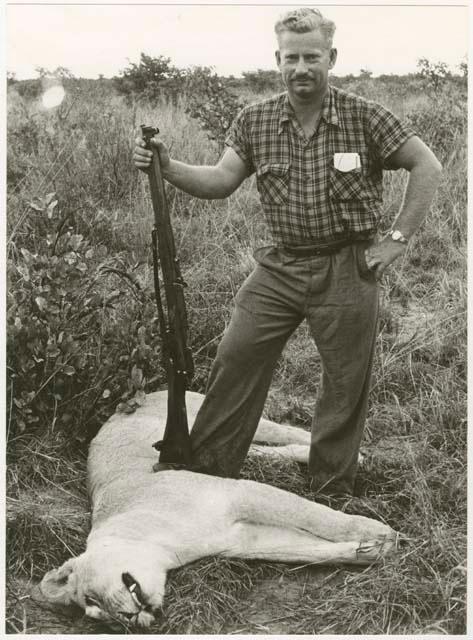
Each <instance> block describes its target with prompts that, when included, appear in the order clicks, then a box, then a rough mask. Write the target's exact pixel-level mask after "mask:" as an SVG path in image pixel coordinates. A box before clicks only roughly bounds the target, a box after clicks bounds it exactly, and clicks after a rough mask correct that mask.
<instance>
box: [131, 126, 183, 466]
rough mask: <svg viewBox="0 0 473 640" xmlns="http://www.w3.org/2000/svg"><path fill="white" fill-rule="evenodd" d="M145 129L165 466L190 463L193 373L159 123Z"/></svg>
mask: <svg viewBox="0 0 473 640" xmlns="http://www.w3.org/2000/svg"><path fill="white" fill-rule="evenodd" d="M141 131H142V134H143V139H144V141H145V143H146V148H147V149H150V150H151V151H152V152H153V160H152V163H151V166H150V168H149V169H148V171H147V173H148V178H149V186H150V191H151V199H152V202H153V210H154V227H153V230H152V232H151V246H152V251H153V273H154V292H155V297H156V305H157V308H158V320H159V327H160V333H161V342H162V353H163V356H164V360H165V369H166V377H167V381H168V405H167V419H166V428H165V430H164V436H163V439H162V440H160V441H159V442H156V443H154V444H153V447H154V448H155V449H156V450H157V451H159V452H160V456H159V463H158V464H156V465H155V466H154V469H155V470H156V471H161V470H165V469H175V468H180V467H181V468H182V467H186V466H189V465H190V461H191V447H190V437H189V428H188V425H187V413H186V400H185V394H186V389H187V386H188V381H189V380H190V379H191V378H192V376H193V374H194V363H193V361H192V354H191V352H190V350H189V348H188V347H187V331H188V325H187V314H186V304H185V299H184V292H183V288H184V287H185V286H186V285H185V282H184V280H183V279H182V275H181V270H180V268H179V259H178V258H177V256H176V247H175V243H174V235H173V232H172V227H171V220H170V217H169V209H168V204H167V200H166V192H165V189H164V182H163V177H162V174H161V164H160V158H159V152H158V150H157V149H156V147H151V145H150V140H151V138H152V137H153V136H154V135H156V134H157V133H159V129H157V128H154V127H148V126H145V125H141ZM159 265H160V266H161V272H162V276H163V283H164V292H165V298H166V307H167V318H166V315H165V311H164V307H163V303H162V298H161V291H160V285H159Z"/></svg>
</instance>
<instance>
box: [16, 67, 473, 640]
mask: <svg viewBox="0 0 473 640" xmlns="http://www.w3.org/2000/svg"><path fill="white" fill-rule="evenodd" d="M366 82H367V84H366V86H365V87H364V89H363V91H365V93H367V95H370V96H372V97H373V98H375V99H377V100H380V101H381V102H383V103H384V104H386V105H387V106H388V107H391V108H393V109H394V110H395V111H396V112H397V113H400V114H401V115H407V114H409V113H413V112H414V113H416V114H421V116H419V115H418V116H417V118H418V123H419V124H420V125H422V127H424V129H423V130H422V131H420V133H421V134H422V135H425V137H426V139H427V142H429V140H428V136H429V135H431V134H432V132H433V125H432V123H433V122H434V123H435V122H436V118H437V119H438V118H439V116H438V114H439V113H440V116H441V117H440V119H441V122H440V124H441V125H442V127H444V128H445V129H449V130H451V135H450V134H449V136H450V137H449V138H448V140H447V138H446V137H444V138H442V140H441V141H440V143H438V142H436V144H439V146H438V147H434V149H435V150H436V152H437V153H438V155H439V157H440V159H441V161H442V163H443V165H444V174H443V178H442V183H441V185H440V188H439V191H438V194H437V196H436V199H435V201H434V204H433V207H432V211H431V213H430V215H429V216H428V218H427V219H426V221H425V223H424V224H423V226H422V229H421V230H420V232H419V233H418V234H417V236H416V239H415V241H414V242H413V243H412V246H411V247H410V248H409V251H408V253H407V254H406V256H405V257H404V258H403V260H402V261H401V262H399V263H398V264H397V265H396V266H395V267H394V268H393V269H391V270H390V272H389V274H388V275H387V276H386V278H385V280H384V284H383V291H382V299H381V302H382V308H381V322H380V335H379V339H378V343H377V351H376V362H375V368H374V376H373V388H372V394H371V404H370V411H369V417H368V422H367V428H366V432H365V437H364V441H363V445H362V450H363V453H364V454H365V463H364V465H363V467H362V468H361V470H360V472H359V476H358V480H357V491H356V494H357V495H356V497H354V498H351V499H346V500H332V501H331V502H330V503H329V504H330V506H332V507H335V508H337V509H343V510H346V511H348V512H352V513H360V514H364V515H368V516H375V517H377V518H380V519H382V520H385V521H386V522H388V523H389V524H390V525H391V526H393V527H394V528H396V529H398V530H399V531H401V532H402V533H403V535H404V536H405V538H406V540H405V543H404V545H403V547H402V549H401V552H400V554H399V556H398V557H397V558H395V559H392V560H391V559H390V560H389V561H387V562H386V563H385V564H384V565H381V566H379V567H370V568H368V569H358V568H346V567H340V568H338V569H335V570H334V569H333V568H328V569H327V568H322V567H316V566H315V567H291V566H286V565H278V564H271V563H261V562H254V561H242V560H225V559H222V558H207V559H203V560H201V561H199V562H197V563H194V564H192V565H189V566H186V567H184V568H182V569H180V570H178V571H174V572H172V574H171V575H170V577H169V582H168V588H167V595H166V599H165V604H164V607H163V613H162V617H161V618H160V620H159V621H158V623H157V625H156V627H155V628H154V629H153V632H155V633H165V634H168V633H173V634H176V633H179V634H187V633H194V634H197V633H199V634H203V633H235V632H241V633H255V634H256V633H261V632H266V633H267V632H271V633H282V632H286V633H301V634H324V633H327V634H328V633H330V634H332V633H333V634H345V635H347V634H362V635H370V634H387V633H390V634H400V635H414V634H464V633H466V471H467V468H466V360H465V344H466V295H467V294H466V284H465V282H466V277H465V274H466V260H465V257H466V174H465V171H466V140H465V129H464V128H463V129H462V127H461V126H460V125H461V122H460V120H458V119H453V120H449V119H448V118H449V117H450V116H449V115H448V114H449V107H448V105H449V104H450V96H449V95H448V93H449V91H446V92H445V93H442V94H441V95H438V96H430V97H429V96H428V95H427V94H426V93H425V92H423V93H419V91H418V90H417V89H416V88H415V87H411V86H410V85H409V84H407V83H406V85H405V86H402V87H400V88H399V91H394V89H393V88H392V87H390V88H389V90H388V88H387V87H385V86H384V85H383V84H382V83H377V81H376V79H374V80H373V79H370V80H368V81H366ZM358 84H359V83H358ZM454 91H457V88H452V90H451V92H452V93H453V92H454ZM455 95H456V96H457V97H456V101H457V103H458V105H460V106H461V105H463V106H464V105H465V97H464V95H462V94H455ZM434 100H435V107H434ZM184 106H185V105H184V104H183V103H182V102H181V103H178V104H177V105H170V104H162V105H161V106H160V108H159V110H158V112H159V122H157V123H156V109H155V108H154V107H153V108H152V107H150V106H133V105H132V106H129V105H127V104H126V103H125V102H124V101H122V100H121V99H120V98H118V97H116V96H111V95H101V94H97V95H83V96H81V97H79V99H77V100H76V102H75V103H74V104H72V106H71V109H70V111H68V113H67V116H66V115H64V114H65V111H64V112H61V111H58V112H56V113H46V112H43V111H41V110H40V109H39V106H38V104H37V103H32V102H26V103H25V102H24V101H22V100H21V99H20V98H19V97H18V96H15V94H13V93H10V94H9V118H8V125H9V141H10V148H9V167H8V171H9V174H8V175H9V182H8V206H9V211H8V238H9V242H8V256H9V258H10V263H9V271H10V274H9V275H10V280H11V284H10V287H9V291H10V293H12V292H13V293H15V294H16V293H18V296H17V298H15V300H16V302H15V304H17V305H19V306H18V308H15V309H13V311H12V316H11V318H10V317H9V325H8V326H9V331H10V333H12V332H13V328H14V319H15V314H16V313H17V309H20V308H21V305H22V304H23V305H26V304H27V300H26V298H24V297H22V296H21V295H20V293H21V290H22V289H21V288H22V287H23V286H24V281H23V280H22V279H21V277H19V276H18V275H17V272H16V269H17V268H18V267H21V268H23V267H24V262H23V258H22V253H21V249H22V248H25V247H26V248H29V250H30V251H33V252H34V251H42V250H43V249H41V247H42V246H43V244H44V240H45V233H46V232H45V231H44V229H45V221H44V214H40V213H37V212H35V211H34V210H32V209H31V207H30V206H29V204H28V203H29V202H31V200H32V199H33V198H34V197H41V198H43V197H44V196H45V194H47V193H50V192H55V193H56V197H57V199H58V202H59V205H58V209H60V212H61V216H66V215H67V216H70V217H69V218H68V220H69V222H68V223H67V224H69V223H70V224H71V226H72V228H73V230H74V232H75V233H81V234H83V236H84V237H85V238H87V239H88V240H89V241H90V243H91V245H92V246H94V247H98V246H99V245H101V246H102V247H105V249H104V251H106V253H105V254H104V253H103V252H102V253H100V252H97V256H96V257H93V258H92V259H91V261H90V266H89V269H90V272H91V274H93V276H94V277H96V278H97V280H98V286H99V288H100V290H101V291H103V292H104V293H106V294H107V295H108V294H110V293H112V292H113V291H118V292H119V296H118V297H117V299H116V302H115V303H114V305H113V308H108V309H106V308H104V309H103V310H102V312H101V313H102V315H101V322H100V330H99V331H97V333H96V334H94V335H90V336H89V338H88V342H87V343H84V344H86V345H87V348H85V347H84V350H85V351H87V366H86V367H85V368H84V370H83V371H82V374H81V377H79V376H78V377H76V378H73V380H72V381H71V384H72V386H73V387H74V390H73V393H74V395H72V396H69V400H68V403H69V404H67V402H66V400H64V399H63V400H61V398H60V394H59V395H58V397H59V399H57V398H56V400H55V401H54V403H50V404H47V403H46V405H47V406H45V407H43V408H41V411H40V410H39V409H38V421H36V422H32V423H31V424H28V426H27V427H26V428H24V429H21V428H19V427H18V424H16V421H17V420H18V417H19V415H20V414H19V413H18V406H17V404H15V403H14V402H13V399H15V400H16V401H17V402H19V403H20V404H21V402H23V400H22V398H23V396H21V393H20V390H21V389H27V386H26V382H27V381H28V376H30V375H31V374H29V373H28V371H26V372H25V371H23V369H22V366H23V365H22V364H21V362H20V361H19V356H17V358H16V359H15V358H10V360H9V366H10V367H11V370H10V373H11V372H12V371H13V373H14V374H15V376H16V377H14V378H12V380H13V387H10V394H9V402H8V406H7V411H8V414H7V417H8V418H9V419H8V424H9V426H10V428H9V437H8V442H7V456H8V469H7V493H8V496H7V507H8V511H7V592H6V596H7V612H6V625H7V626H6V628H7V631H8V632H9V633H49V632H51V633H99V632H103V631H105V630H104V629H102V628H101V627H100V626H98V625H96V624H95V623H93V622H91V621H87V620H85V619H84V618H83V617H82V616H81V614H80V613H79V612H75V613H73V612H69V613H67V614H64V613H61V612H57V611H48V610H46V609H44V607H40V606H39V605H38V604H37V603H35V602H34V600H33V599H32V597H31V595H30V586H31V583H32V582H35V581H37V580H39V579H40V578H41V577H42V575H43V574H44V572H45V571H47V570H49V569H51V568H52V567H56V566H58V565H60V564H61V563H62V562H63V561H64V560H65V559H66V558H67V557H69V556H70V555H71V554H78V553H80V552H81V551H82V549H83V548H84V545H85V540H86V537H87V532H88V528H89V514H88V503H87V497H86V486H85V480H86V472H85V458H86V446H85V442H84V441H85V440H86V434H85V429H86V427H89V426H90V425H92V427H93V426H94V425H95V426H99V424H100V423H101V422H103V421H104V420H105V419H106V417H107V415H110V413H111V412H113V410H114V406H115V405H116V403H117V402H118V401H119V399H120V395H121V394H122V393H125V392H127V390H128V385H129V371H130V369H131V366H132V364H133V362H134V361H133V358H132V355H131V354H132V352H133V349H134V348H135V347H136V345H137V338H136V334H137V330H138V327H139V326H140V325H144V326H146V327H147V328H148V330H149V335H147V341H148V342H149V344H151V345H152V346H156V345H157V342H158V341H157V337H156V332H155V333H153V330H151V329H150V328H149V327H151V326H152V317H153V315H154V313H155V312H154V306H153V301H152V289H151V287H152V281H151V273H152V272H151V264H152V263H151V255H150V252H149V233H150V229H151V213H150V203H149V200H148V195H147V190H146V186H145V184H146V183H145V181H144V180H142V179H141V178H140V177H139V176H138V175H137V174H136V172H134V171H133V170H132V168H131V166H130V152H131V148H132V140H133V136H134V134H135V132H136V128H137V126H138V125H139V124H140V123H141V122H146V123H150V124H158V126H159V127H160V128H161V129H162V130H163V131H164V132H169V133H167V141H168V142H169V143H170V145H172V151H173V154H174V155H175V157H178V158H180V159H182V160H185V161H188V162H195V163H205V162H208V163H210V162H213V161H214V160H215V159H216V158H217V157H218V150H217V149H216V148H215V146H214V145H213V144H211V143H210V142H209V141H208V140H207V138H206V136H205V134H204V133H203V132H202V131H200V130H199V128H198V126H197V124H196V123H195V122H194V121H192V120H190V119H189V118H188V117H187V116H186V115H185V112H184ZM437 107H438V108H437ZM61 113H62V114H63V115H64V117H63V118H62V119H61V117H60V116H61ZM429 118H430V119H429ZM452 118H453V115H452ZM455 118H456V116H455ZM459 123H460V124H459ZM439 126H440V125H439ZM165 137H166V136H165ZM405 180H406V176H405V175H403V174H402V173H401V172H396V173H393V174H388V175H386V177H385V217H384V219H383V221H382V225H383V227H387V226H388V225H389V224H390V220H391V219H392V217H393V216H394V215H395V214H396V212H397V209H398V207H399V204H400V201H401V196H402V189H403V186H404V185H405ZM168 196H169V202H170V207H171V210H172V214H173V223H174V227H175V233H176V241H177V244H178V246H179V251H180V256H181V265H182V270H183V275H184V278H185V280H186V282H187V283H188V285H189V286H188V289H187V290H186V300H187V304H188V314H189V323H190V341H191V347H192V350H193V352H194V355H195V363H196V375H195V378H194V380H193V385H192V388H193V390H196V391H202V390H203V389H204V386H205V382H206V378H207V375H208V371H209V368H210V365H211V362H212V358H213V356H214V354H215V350H216V347H217V344H218V340H219V337H220V336H221V334H222V332H223V331H224V329H225V326H226V324H227V323H228V320H229V318H230V314H231V306H232V300H233V297H234V295H235V293H236V291H237V290H238V287H239V286H240V285H241V283H242V282H243V280H244V278H245V277H246V276H247V275H248V274H249V273H250V271H251V268H252V258H251V250H252V247H254V246H255V245H256V244H257V243H263V242H264V230H263V229H262V228H261V224H260V220H259V211H260V209H259V202H258V196H257V193H256V189H255V185H254V180H252V179H250V180H248V181H246V182H245V183H244V184H243V185H242V187H241V188H240V189H239V190H238V191H237V192H236V193H235V194H234V195H233V196H231V197H230V198H228V199H227V200H225V201H212V202H207V201H198V200H196V199H193V198H190V197H189V196H187V195H185V194H182V193H179V192H177V191H175V190H173V189H169V190H168ZM42 216H43V217H42ZM88 264H89V263H88ZM104 264H105V266H112V267H116V268H118V267H119V268H120V269H122V270H123V271H124V272H126V273H133V276H134V277H135V278H136V280H137V282H138V283H139V284H140V287H141V290H142V291H143V296H142V297H141V298H140V296H135V295H134V293H133V287H130V286H128V285H125V284H123V278H120V277H118V276H116V275H113V274H112V275H110V274H109V275H108V276H105V275H99V274H101V273H102V272H101V271H100V269H99V268H100V267H103V266H104ZM23 273H25V272H24V271H23ZM71 286H74V287H80V286H81V281H80V280H79V281H78V282H74V284H71ZM43 295H44V294H43ZM18 301H19V302H18ZM10 308H11V309H12V306H11V304H10ZM50 326H52V324H50ZM80 328H81V327H80V326H77V327H73V329H74V331H75V332H76V333H78V332H79V331H80ZM71 331H72V329H71ZM31 339H34V338H31ZM36 357H38V353H36ZM133 357H134V356H133ZM106 360H108V361H109V362H108V364H106V365H105V364H104V363H105V361H106ZM157 360H158V359H157V358H153V359H152V362H151V363H150V364H149V371H147V380H148V381H147V385H146V389H147V390H148V391H151V390H154V389H156V388H158V387H159V386H160V385H161V384H162V383H163V382H164V380H163V373H162V370H161V369H160V367H159V363H158V362H157ZM35 366H36V365H35ZM38 366H40V365H38ZM34 371H36V369H34ZM319 373H320V364H319V361H318V356H317V353H316V351H315V349H313V347H312V344H311V341H310V337H309V335H308V330H307V327H306V326H305V324H302V325H301V327H300V328H299V329H298V330H297V332H296V333H295V334H294V336H293V337H292V338H291V339H290V341H289V343H288V345H287V347H286V350H285V352H284V354H283V356H282V357H281V359H280V361H279V363H278V367H277V370H276V372H275V376H274V380H273V385H272V387H271V390H270V393H269V396H268V401H267V403H266V408H265V413H266V415H267V416H269V417H271V418H272V419H274V420H278V421H287V422H290V423H293V424H299V425H302V426H304V427H305V428H309V427H310V422H311V415H312V410H313V406H314V401H315V395H316V391H317V386H318V376H319ZM66 382H67V381H66ZM21 385H23V387H22V386H21ZM58 388H59V387H58V386H57V385H56V387H51V388H49V387H47V388H46V390H47V391H48V393H49V396H50V397H52V394H53V393H56V394H58ZM105 389H109V390H111V395H110V397H108V396H107V397H105V398H103V397H102V394H103V391H104V390H105ZM61 393H62V392H61ZM71 398H72V399H71ZM71 405H72V406H73V407H74V410H73V411H71V409H70V407H71ZM25 406H26V407H33V405H31V404H30V405H25ZM33 408H34V407H33ZM23 410H24V409H23ZM35 410H36V409H35ZM66 410H67V412H68V415H69V421H64V420H62V417H63V414H64V413H65V412H66ZM61 412H62V413H61ZM71 416H72V417H71ZM89 423H90V424H89ZM243 476H244V477H247V478H251V479H255V480H258V481H261V482H267V483H270V484H273V485H275V486H278V487H281V488H284V489H287V490H290V491H293V492H295V493H297V494H299V495H302V496H305V497H307V498H309V499H311V500H321V499H322V497H321V496H318V495H316V494H314V493H313V492H311V490H310V488H309V486H308V484H307V481H306V475H305V470H304V469H303V468H301V467H300V466H299V465H297V464H295V463H288V462H283V461H276V460H273V461H265V460H262V459H261V458H259V457H254V458H251V457H250V458H249V459H248V460H247V462H246V464H245V467H244V470H243ZM283 587H284V588H288V589H292V591H288V593H290V594H291V593H292V596H291V597H288V599H285V598H281V599H278V596H277V594H278V593H279V591H278V589H282V588H283ZM284 593H286V592H285V591H284ZM271 602H273V605H272V604H271ZM274 603H276V604H274ZM268 630H269V631H268Z"/></svg>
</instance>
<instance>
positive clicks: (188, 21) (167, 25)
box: [6, 0, 468, 79]
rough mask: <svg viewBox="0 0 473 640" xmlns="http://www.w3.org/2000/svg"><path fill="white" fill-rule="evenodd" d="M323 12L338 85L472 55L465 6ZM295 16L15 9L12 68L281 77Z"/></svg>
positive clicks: (141, 8)
mask: <svg viewBox="0 0 473 640" xmlns="http://www.w3.org/2000/svg"><path fill="white" fill-rule="evenodd" d="M408 2H409V0H407V3H408ZM434 2H435V0H434ZM405 3H406V0H405ZM436 5H437V6H436ZM293 6H301V5H300V4H295V5H293ZM315 6H317V7H319V8H320V9H321V11H322V12H323V13H324V14H325V15H326V16H327V17H328V18H331V19H332V20H334V21H335V23H336V25H337V31H336V35H335V40H334V46H336V47H337V48H338V61H337V65H336V67H335V69H334V73H335V74H337V75H345V74H348V73H354V74H357V73H358V72H359V71H360V69H369V70H370V71H372V72H373V73H374V74H375V75H378V74H380V73H400V74H402V73H409V72H413V71H415V69H416V62H417V60H418V59H419V58H420V57H425V58H428V59H429V60H431V61H443V62H446V63H447V64H448V65H450V66H451V68H452V69H453V70H454V71H457V70H456V69H455V66H456V65H458V64H459V63H460V62H461V61H462V60H464V59H465V56H466V53H467V50H468V44H467V29H468V8H467V6H466V4H465V3H464V4H463V6H462V5H461V2H458V3H457V5H456V6H455V5H454V3H446V2H444V5H443V6H438V2H437V3H436V4H434V3H431V4H430V5H424V6H419V5H417V6H412V4H411V6H399V4H398V5H397V6H396V5H395V4H394V5H387V4H384V5H376V6H367V5H366V4H364V5H354V4H348V5H347V0H345V4H344V5H343V6H340V4H338V5H337V4H336V3H334V2H331V3H327V1H326V2H325V3H324V4H317V5H315ZM289 8H290V7H289V6H288V5H277V6H276V5H274V4H271V5H270V4H266V5H261V4H259V5H249V4H239V5H230V4H218V5H217V4H213V5H212V6H207V5H190V4H187V5H182V4H181V5H178V4H176V3H173V4H171V5H169V4H168V5H163V4H161V5H149V4H147V5H146V4H139V5H138V4H133V5H132V4H113V5H106V4H48V5H45V4H42V5H36V4H35V5H32V4H27V3H20V4H15V3H8V4H7V8H6V26H7V44H6V68H7V70H8V71H10V72H14V73H15V74H16V77H17V78H18V79H25V78H33V77H36V75H37V74H36V73H35V68H36V67H38V66H41V67H45V68H46V69H54V68H56V67H58V66H64V67H67V68H68V69H69V70H70V71H72V73H74V75H76V76H78V77H88V78H96V77H98V75H99V74H103V75H104V76H105V77H112V76H113V75H116V74H118V73H119V72H120V70H122V69H124V68H125V67H126V66H128V64H129V63H130V62H138V61H139V56H140V53H141V52H144V53H146V54H147V55H151V56H159V55H164V56H167V57H170V58H171V61H172V63H173V64H174V65H176V66H178V67H188V66H191V65H204V66H213V67H214V68H215V70H216V71H217V72H218V73H220V74H222V75H230V74H233V75H235V76H238V75H240V74H241V72H242V71H248V70H255V69H258V68H261V69H275V68H276V66H275V61H274V50H275V38H274V32H273V25H274V22H275V20H276V19H277V17H278V16H279V15H280V14H281V13H282V12H284V10H286V9H289Z"/></svg>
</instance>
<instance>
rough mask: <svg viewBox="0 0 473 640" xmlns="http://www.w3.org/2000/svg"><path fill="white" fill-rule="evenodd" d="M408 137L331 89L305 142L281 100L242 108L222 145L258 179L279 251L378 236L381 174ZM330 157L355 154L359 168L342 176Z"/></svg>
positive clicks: (373, 107)
mask: <svg viewBox="0 0 473 640" xmlns="http://www.w3.org/2000/svg"><path fill="white" fill-rule="evenodd" d="M413 135H415V134H414V131H412V130H411V129H409V128H408V127H407V126H405V125H403V124H402V123H401V122H400V121H399V120H398V118H396V116H394V115H393V114H392V113H391V112H390V111H388V110H387V109H385V108H384V107H382V106H380V105H378V104H376V103H374V102H370V101H368V100H364V99H363V98H360V97H358V96H355V95H352V94H349V93H346V92H345V91H341V90H340V89H337V88H335V87H329V90H328V92H327V95H326V96H325V98H324V102H323V104H322V110H321V117H320V121H319V125H318V127H317V130H316V132H315V133H314V134H313V135H312V136H311V137H310V139H307V138H306V136H305V134H304V132H303V130H302V127H301V126H300V124H299V123H298V121H297V119H296V117H295V114H294V111H293V109H292V107H291V104H290V102H289V100H288V96H287V93H283V94H281V95H278V96H275V97H273V98H270V99H269V100H265V101H263V102H260V103H258V104H254V105H250V106H248V107H245V108H244V109H243V110H242V111H241V112H240V113H239V115H238V116H237V117H236V119H235V121H234V122H233V124H232V126H231V128H230V130H229V132H228V135H227V138H226V141H225V142H226V144H227V145H229V146H230V147H232V148H233V149H234V150H235V151H236V153H238V155H239V156H240V157H241V158H242V159H243V161H244V162H245V163H246V165H247V166H248V169H249V171H250V173H254V172H256V184H257V187H258V191H259V194H260V197H261V203H262V206H263V211H264V214H265V219H266V222H267V224H268V226H269V229H270V231H271V234H272V236H273V239H274V241H275V242H276V244H278V245H283V244H284V245H311V244H312V245H314V244H315V245H317V244H324V243H327V242H333V241H334V240H337V239H340V238H343V237H346V236H347V235H349V234H351V233H353V232H354V233H360V232H361V233H369V232H374V231H375V230H376V228H377V225H378V219H379V217H380V214H381V210H382V200H383V169H389V168H390V167H389V163H388V158H389V156H390V155H391V154H392V153H393V152H394V151H396V150H397V149H398V148H399V147H400V146H401V145H402V144H403V143H404V142H405V141H406V140H407V139H408V138H410V137H411V136H413ZM335 153H351V154H355V153H356V154H358V156H359V161H360V166H359V167H358V168H354V169H352V170H349V171H340V170H339V169H337V168H336V167H335V166H334V154H335ZM353 161H354V160H353V156H352V162H353Z"/></svg>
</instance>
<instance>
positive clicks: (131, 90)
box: [114, 53, 185, 101]
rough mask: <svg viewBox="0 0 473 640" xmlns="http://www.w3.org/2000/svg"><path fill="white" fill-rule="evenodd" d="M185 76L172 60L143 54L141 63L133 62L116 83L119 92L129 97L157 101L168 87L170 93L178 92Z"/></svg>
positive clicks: (115, 79)
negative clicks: (171, 91)
mask: <svg viewBox="0 0 473 640" xmlns="http://www.w3.org/2000/svg"><path fill="white" fill-rule="evenodd" d="M184 75H185V74H184V72H183V71H181V70H180V69H178V68H177V67H174V66H173V65H172V64H171V58H166V57H165V56H158V57H157V58H153V57H152V56H147V55H146V54H145V53H141V54H140V61H139V63H138V64H137V63H135V62H132V63H131V64H130V65H129V66H128V67H127V68H126V69H124V70H123V71H121V72H120V75H119V76H115V78H114V83H115V87H116V89H117V91H118V92H119V93H121V94H123V95H125V96H127V97H132V98H135V99H139V100H151V101H155V100H157V99H159V98H160V97H161V96H162V95H163V89H165V88H166V87H167V90H168V91H169V90H173V91H176V90H177V89H178V88H179V87H180V85H181V84H182V81H183V78H184ZM170 81H171V84H170Z"/></svg>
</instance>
